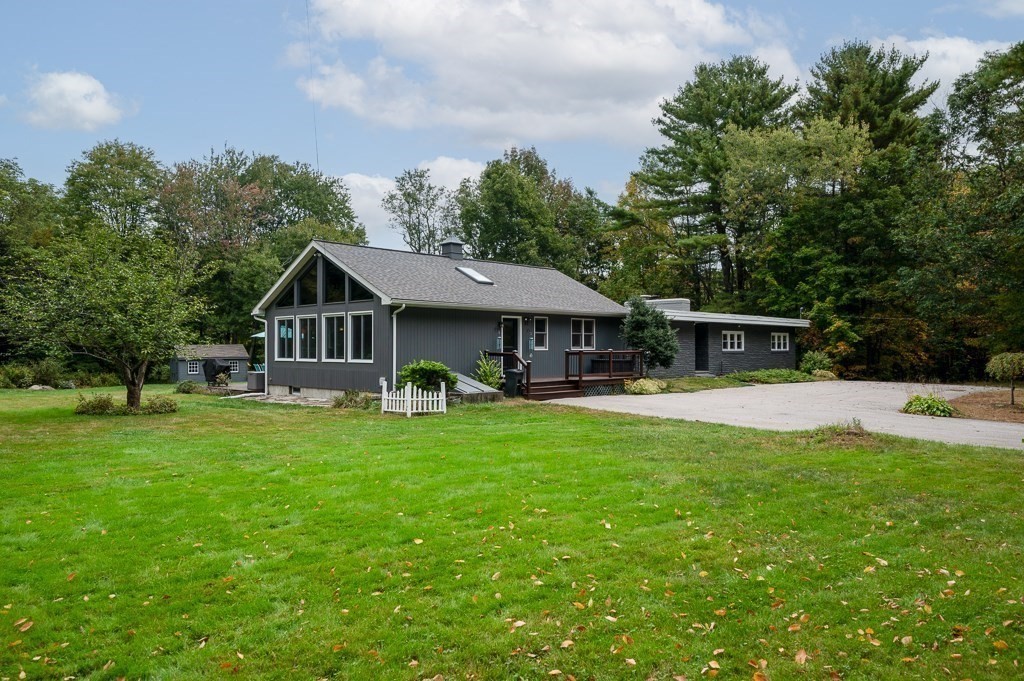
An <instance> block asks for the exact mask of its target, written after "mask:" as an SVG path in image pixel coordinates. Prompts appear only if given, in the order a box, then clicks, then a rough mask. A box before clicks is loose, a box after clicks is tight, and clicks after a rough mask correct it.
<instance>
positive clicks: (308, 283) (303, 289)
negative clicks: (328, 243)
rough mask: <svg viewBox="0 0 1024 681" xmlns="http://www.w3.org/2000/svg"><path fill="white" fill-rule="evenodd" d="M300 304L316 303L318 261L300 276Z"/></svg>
mask: <svg viewBox="0 0 1024 681" xmlns="http://www.w3.org/2000/svg"><path fill="white" fill-rule="evenodd" d="M299 305H316V261H315V260H314V261H313V264H312V265H310V266H309V269H307V270H306V271H305V272H304V273H303V274H302V276H301V277H299Z"/></svg>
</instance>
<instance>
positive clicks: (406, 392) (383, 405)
mask: <svg viewBox="0 0 1024 681" xmlns="http://www.w3.org/2000/svg"><path fill="white" fill-rule="evenodd" d="M386 412H394V413H396V414H405V415H406V416H412V415H413V414H447V413H448V393H447V391H446V390H445V385H444V383H443V382H442V383H441V392H437V393H435V392H431V391H429V390H422V389H420V388H417V387H416V386H414V385H413V384H412V383H406V384H405V387H404V388H401V389H400V390H392V391H388V384H387V381H382V382H381V396H380V413H382V414H384V413H386Z"/></svg>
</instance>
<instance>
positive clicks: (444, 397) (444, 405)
mask: <svg viewBox="0 0 1024 681" xmlns="http://www.w3.org/2000/svg"><path fill="white" fill-rule="evenodd" d="M441 413H442V414H447V413H448V390H447V389H446V388H445V385H444V381H441Z"/></svg>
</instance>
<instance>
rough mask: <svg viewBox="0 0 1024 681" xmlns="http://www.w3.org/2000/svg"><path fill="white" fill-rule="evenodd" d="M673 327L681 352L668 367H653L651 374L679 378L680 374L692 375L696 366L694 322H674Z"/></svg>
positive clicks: (657, 376)
mask: <svg viewBox="0 0 1024 681" xmlns="http://www.w3.org/2000/svg"><path fill="white" fill-rule="evenodd" d="M672 328H673V329H674V330H675V332H676V340H677V341H678V342H679V352H678V353H676V359H675V361H674V362H673V363H672V366H671V367H669V368H668V369H653V370H652V371H651V372H650V374H651V376H654V377H656V378H678V377H680V376H692V375H693V372H694V366H695V361H696V358H695V355H694V343H695V341H694V323H693V322H672Z"/></svg>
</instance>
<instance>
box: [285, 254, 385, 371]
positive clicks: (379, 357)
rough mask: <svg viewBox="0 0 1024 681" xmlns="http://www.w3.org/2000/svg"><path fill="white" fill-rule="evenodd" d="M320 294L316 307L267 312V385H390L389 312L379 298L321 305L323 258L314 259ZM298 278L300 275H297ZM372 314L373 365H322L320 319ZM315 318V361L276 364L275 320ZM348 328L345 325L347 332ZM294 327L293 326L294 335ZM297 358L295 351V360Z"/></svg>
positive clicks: (286, 361) (354, 363)
mask: <svg viewBox="0 0 1024 681" xmlns="http://www.w3.org/2000/svg"><path fill="white" fill-rule="evenodd" d="M317 267H318V269H319V282H320V292H319V296H318V303H317V304H316V305H302V306H297V307H286V308H278V307H277V306H276V303H275V304H274V305H272V306H271V307H270V308H269V309H268V310H267V385H268V386H294V387H299V388H319V389H323V390H345V389H355V390H369V391H377V390H379V389H380V379H381V378H387V379H388V382H389V383H390V382H391V322H390V320H389V319H388V317H389V315H390V314H391V310H390V309H389V308H387V307H384V306H383V305H381V304H380V299H379V298H376V297H375V298H374V299H373V300H372V301H366V302H358V303H329V304H325V303H323V302H322V301H323V297H324V296H323V282H324V277H323V258H320V257H318V258H317ZM300 274H301V272H300ZM363 311H372V312H373V362H372V363H356V362H324V361H323V338H324V325H323V315H324V314H325V313H331V312H345V313H349V312H363ZM314 314H315V315H316V318H317V359H316V361H315V362H312V361H298V360H297V359H295V360H278V359H275V356H276V354H277V352H276V345H275V344H276V342H277V337H276V330H277V326H276V320H277V319H278V318H279V317H301V316H303V315H314ZM347 326H348V325H346V328H347ZM297 333H298V323H297V322H296V335H297ZM297 355H298V352H297V349H296V356H297Z"/></svg>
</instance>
